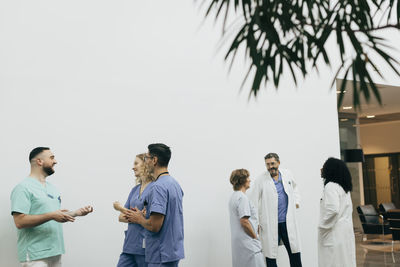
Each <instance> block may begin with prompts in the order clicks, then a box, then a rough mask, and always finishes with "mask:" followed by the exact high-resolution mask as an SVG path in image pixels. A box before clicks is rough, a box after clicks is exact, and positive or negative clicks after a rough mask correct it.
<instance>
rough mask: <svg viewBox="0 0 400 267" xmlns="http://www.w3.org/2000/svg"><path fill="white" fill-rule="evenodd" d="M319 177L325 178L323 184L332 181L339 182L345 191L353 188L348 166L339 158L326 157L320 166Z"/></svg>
mask: <svg viewBox="0 0 400 267" xmlns="http://www.w3.org/2000/svg"><path fill="white" fill-rule="evenodd" d="M321 177H322V178H324V179H325V181H324V185H326V184H327V183H329V182H333V183H337V184H339V185H340V186H341V187H342V188H343V190H344V191H345V192H346V193H347V192H350V191H351V190H353V184H352V182H351V174H350V171H349V168H347V166H346V163H344V161H342V160H340V159H336V158H328V159H327V160H326V161H325V163H324V166H323V167H322V172H321Z"/></svg>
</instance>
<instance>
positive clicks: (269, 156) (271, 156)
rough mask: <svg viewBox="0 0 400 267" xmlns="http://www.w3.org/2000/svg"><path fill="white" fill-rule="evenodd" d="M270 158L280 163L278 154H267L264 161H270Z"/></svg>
mask: <svg viewBox="0 0 400 267" xmlns="http://www.w3.org/2000/svg"><path fill="white" fill-rule="evenodd" d="M272 158H274V159H276V161H277V162H280V160H279V156H278V154H276V153H268V154H267V155H266V156H265V157H264V159H265V160H266V159H272Z"/></svg>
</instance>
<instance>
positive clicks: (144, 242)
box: [142, 238, 146, 248]
mask: <svg viewBox="0 0 400 267" xmlns="http://www.w3.org/2000/svg"><path fill="white" fill-rule="evenodd" d="M142 248H146V239H144V238H143V242H142Z"/></svg>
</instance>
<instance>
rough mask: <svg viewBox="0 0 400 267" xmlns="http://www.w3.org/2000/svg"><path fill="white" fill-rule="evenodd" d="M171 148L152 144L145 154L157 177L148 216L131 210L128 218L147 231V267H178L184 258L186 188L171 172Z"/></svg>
mask: <svg viewBox="0 0 400 267" xmlns="http://www.w3.org/2000/svg"><path fill="white" fill-rule="evenodd" d="M170 158H171V150H170V148H169V147H168V146H166V145H165V144H151V145H149V146H148V153H147V155H146V156H145V165H146V167H147V168H148V170H149V172H150V173H151V174H152V175H153V176H154V177H155V178H156V180H155V181H154V182H153V184H152V187H151V190H150V192H149V194H148V195H147V196H146V200H145V202H146V203H147V209H146V216H144V215H143V212H142V211H140V210H131V211H129V213H128V214H126V217H127V219H128V221H129V222H133V223H138V224H140V225H142V226H143V227H144V228H145V229H146V230H147V231H146V234H145V241H144V247H145V258H146V262H147V263H148V267H176V266H178V263H179V261H180V260H181V259H183V258H184V249H183V208H182V198H183V191H182V189H181V187H180V185H179V184H178V182H177V181H176V180H175V179H174V178H173V177H172V176H170V175H169V172H168V163H169V160H170Z"/></svg>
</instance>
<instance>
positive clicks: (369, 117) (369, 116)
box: [367, 115, 375, 119]
mask: <svg viewBox="0 0 400 267" xmlns="http://www.w3.org/2000/svg"><path fill="white" fill-rule="evenodd" d="M367 118H368V119H372V118H375V115H368V116H367Z"/></svg>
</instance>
